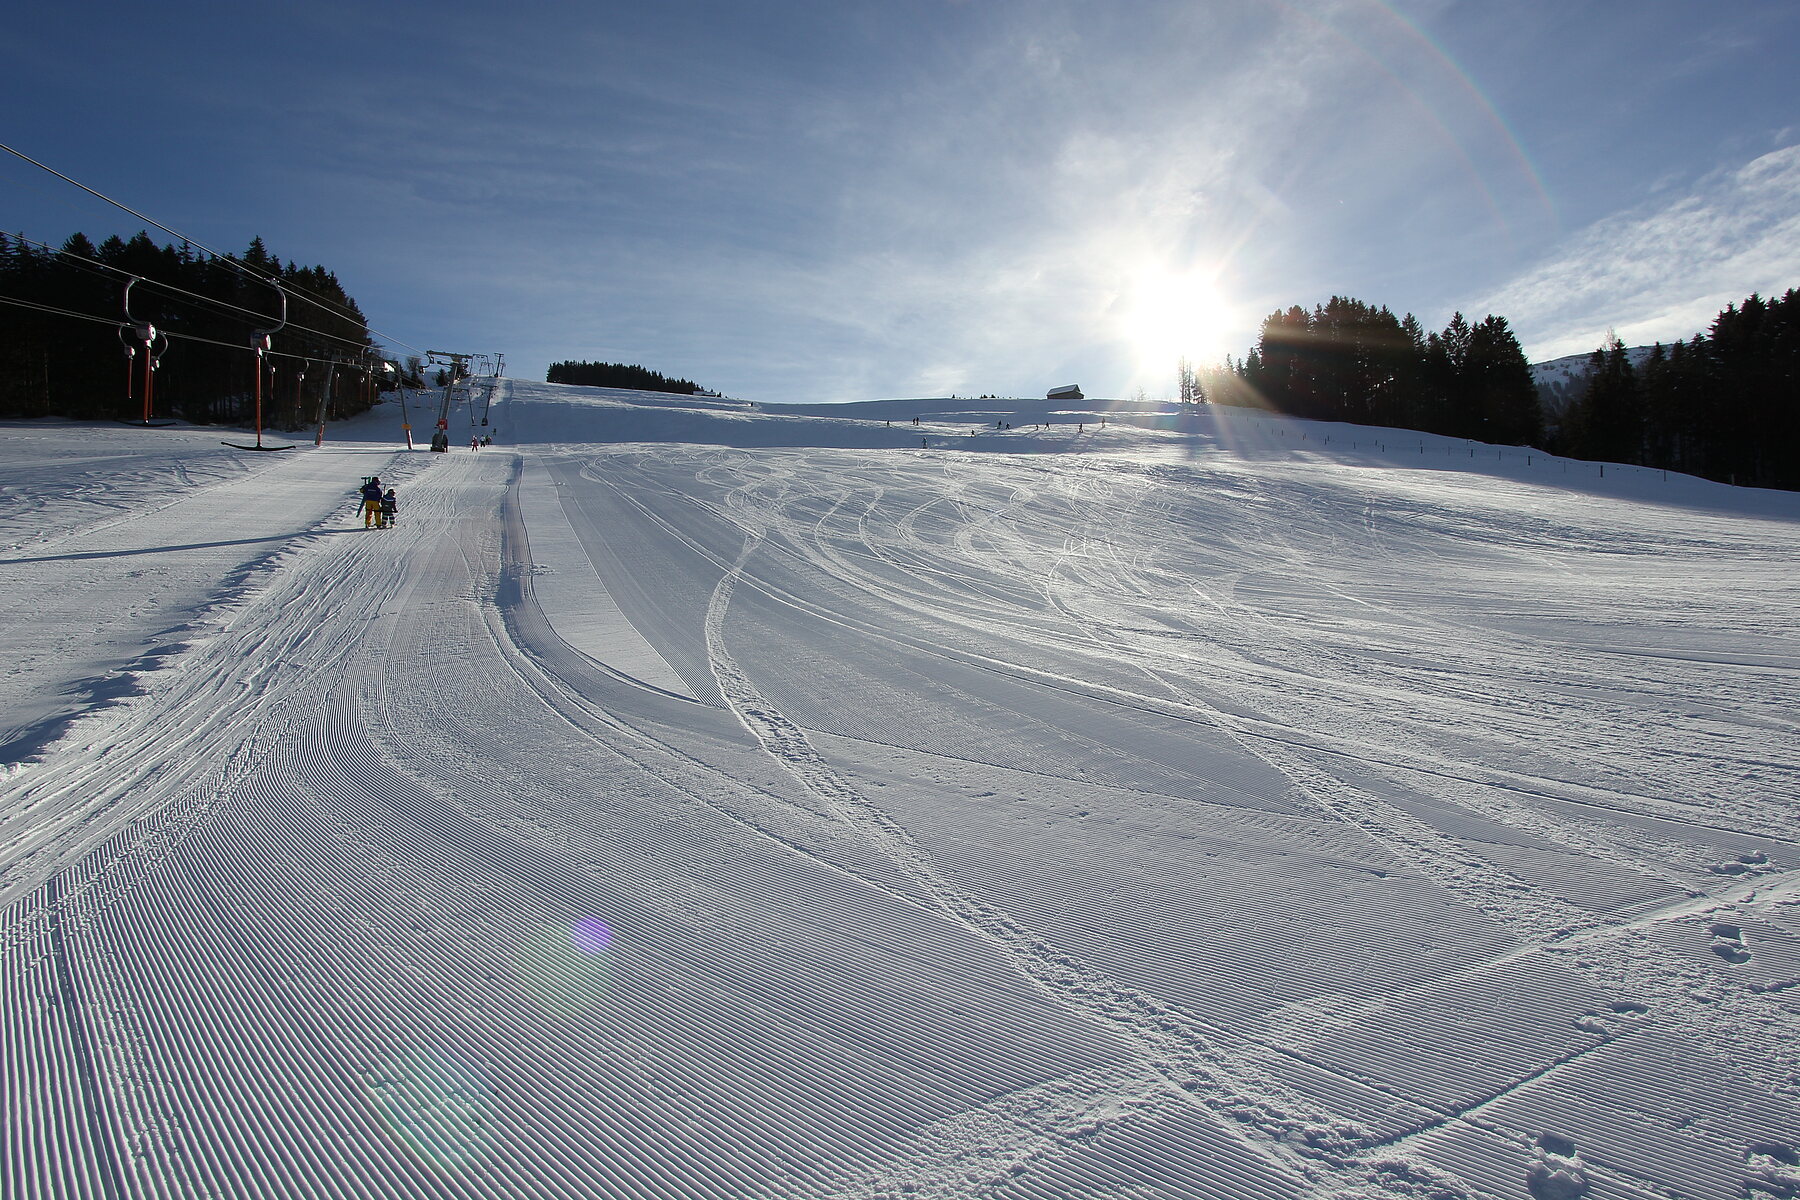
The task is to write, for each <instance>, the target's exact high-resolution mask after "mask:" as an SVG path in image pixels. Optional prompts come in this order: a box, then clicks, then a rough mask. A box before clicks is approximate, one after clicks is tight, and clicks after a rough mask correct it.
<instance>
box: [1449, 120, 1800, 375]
mask: <svg viewBox="0 0 1800 1200" xmlns="http://www.w3.org/2000/svg"><path fill="white" fill-rule="evenodd" d="M1795 286H1800V145H1794V146H1788V147H1786V148H1784V149H1781V150H1777V151H1775V152H1773V153H1770V154H1765V155H1763V156H1762V157H1760V158H1757V159H1755V160H1753V161H1751V162H1749V163H1746V164H1744V165H1743V166H1742V167H1739V168H1737V169H1735V170H1730V171H1723V172H1719V173H1716V174H1714V175H1711V176H1709V177H1707V178H1706V179H1703V180H1701V181H1700V182H1699V184H1697V185H1696V186H1695V187H1693V188H1692V189H1690V190H1689V191H1688V192H1687V193H1686V194H1684V195H1682V196H1680V197H1678V198H1675V199H1672V200H1670V199H1664V200H1663V201H1662V202H1661V203H1660V204H1659V205H1658V206H1656V207H1651V208H1643V209H1638V210H1635V211H1632V212H1629V213H1623V214H1620V215H1618V216H1614V217H1609V218H1607V219H1605V220H1603V221H1600V222H1598V223H1596V224H1594V225H1592V226H1590V227H1589V228H1588V229H1586V230H1584V231H1583V232H1582V233H1580V234H1579V235H1577V236H1576V237H1574V238H1573V239H1571V240H1570V241H1569V242H1568V243H1567V244H1566V245H1564V246H1563V247H1562V248H1561V251H1560V253H1558V254H1557V255H1556V256H1555V257H1554V258H1553V259H1551V260H1550V261H1548V262H1544V263H1541V264H1539V265H1537V266H1536V267H1534V268H1533V269H1531V270H1530V271H1528V272H1526V273H1525V274H1523V275H1521V276H1520V277H1519V278H1517V279H1515V280H1513V281H1512V282H1511V283H1509V284H1507V285H1506V286H1505V287H1504V288H1502V289H1500V290H1499V291H1498V292H1496V293H1494V294H1493V295H1491V296H1488V297H1486V298H1485V299H1483V300H1481V301H1480V302H1479V303H1476V304H1473V305H1470V306H1469V307H1470V308H1471V310H1473V311H1479V312H1496V313H1502V314H1504V315H1505V316H1506V317H1507V318H1508V319H1509V320H1510V321H1511V322H1512V324H1513V327H1514V329H1515V330H1516V331H1517V332H1518V334H1519V336H1520V339H1521V341H1523V342H1524V343H1525V346H1526V350H1527V352H1528V353H1529V354H1530V355H1531V356H1532V357H1533V358H1535V359H1540V360H1542V359H1550V358H1558V357H1561V356H1563V355H1565V354H1578V353H1582V352H1584V351H1587V350H1592V349H1594V348H1595V347H1596V346H1598V345H1599V344H1600V343H1601V341H1602V340H1603V339H1604V338H1605V336H1606V331H1607V330H1608V329H1612V330H1614V331H1616V332H1617V334H1618V336H1619V337H1620V338H1621V339H1622V340H1623V341H1625V342H1626V343H1627V344H1629V345H1641V344H1644V343H1647V342H1651V341H1659V340H1660V341H1664V342H1668V341H1673V340H1677V339H1685V338H1687V337H1690V336H1692V335H1693V334H1695V333H1700V332H1703V331H1704V330H1705V329H1706V327H1707V326H1708V325H1709V324H1710V323H1711V321H1712V318H1713V317H1714V316H1715V315H1716V314H1717V313H1718V312H1719V310H1720V309H1722V308H1724V307H1725V305H1727V304H1731V303H1735V302H1737V301H1739V300H1742V299H1743V298H1744V297H1746V296H1748V295H1749V294H1750V293H1752V292H1760V293H1763V294H1765V295H1766V294H1768V293H1770V292H1781V291H1785V290H1786V289H1787V288H1790V287H1795Z"/></svg>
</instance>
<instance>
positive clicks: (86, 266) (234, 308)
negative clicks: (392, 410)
mask: <svg viewBox="0 0 1800 1200" xmlns="http://www.w3.org/2000/svg"><path fill="white" fill-rule="evenodd" d="M13 240H14V241H16V242H21V243H23V244H25V245H27V246H36V247H38V248H39V249H41V250H46V251H48V252H49V253H51V254H56V255H60V256H62V257H63V258H67V259H70V260H72V261H73V262H74V263H75V264H77V265H78V266H80V267H81V268H82V269H83V270H86V271H88V272H89V273H90V274H99V272H100V271H111V272H113V273H114V274H115V275H117V276H119V277H121V278H123V279H127V280H130V279H136V280H138V281H140V282H142V283H152V284H155V285H156V286H157V287H159V288H162V289H164V290H166V291H170V292H173V293H175V294H176V296H177V297H182V296H187V297H192V299H193V300H200V301H204V302H205V303H207V304H212V305H216V306H218V307H219V308H222V309H227V310H229V311H231V312H233V313H242V314H243V315H245V316H249V317H255V318H256V319H257V320H258V321H266V320H268V319H269V314H267V313H259V312H257V311H256V310H255V309H250V308H244V307H243V306H241V305H237V304H232V303H230V302H228V301H225V300H215V299H213V298H212V297H211V296H203V295H201V294H200V293H198V292H190V291H188V290H187V289H186V288H178V287H176V286H175V285H174V284H172V283H164V282H163V281H162V280H160V279H157V278H156V277H154V276H151V275H139V274H137V273H135V272H132V271H127V270H125V269H124V268H123V267H115V266H113V265H112V264H111V263H105V262H101V261H100V260H99V259H97V258H89V257H87V256H86V255H85V254H76V253H75V252H74V251H73V250H61V249H58V248H57V247H55V246H52V245H50V244H49V243H48V242H40V241H37V240H35V239H33V238H28V237H23V236H17V235H15V236H14V238H13ZM95 268H97V270H96V269H95ZM188 303H191V301H189V302H188ZM288 328H289V329H290V330H297V331H300V332H304V333H310V334H312V335H314V336H315V337H322V338H325V339H326V340H328V341H333V342H343V343H344V344H345V345H349V346H363V345H365V343H363V342H359V341H357V340H356V339H355V338H347V337H344V336H343V335H342V334H336V333H326V332H325V331H324V330H323V329H313V328H311V327H310V326H307V325H298V324H293V323H289V325H288ZM370 332H371V333H372V332H374V331H373V330H371V331H370Z"/></svg>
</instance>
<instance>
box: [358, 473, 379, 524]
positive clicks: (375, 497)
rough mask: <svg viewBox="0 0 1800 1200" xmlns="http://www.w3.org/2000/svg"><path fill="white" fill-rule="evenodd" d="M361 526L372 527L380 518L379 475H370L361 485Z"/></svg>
mask: <svg viewBox="0 0 1800 1200" xmlns="http://www.w3.org/2000/svg"><path fill="white" fill-rule="evenodd" d="M362 510H363V528H364V529H370V528H373V527H374V525H375V523H376V522H377V521H379V520H380V519H381V476H379V475H371V476H369V477H368V478H367V479H365V480H363V485H362Z"/></svg>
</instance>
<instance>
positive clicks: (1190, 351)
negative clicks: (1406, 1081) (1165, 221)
mask: <svg viewBox="0 0 1800 1200" xmlns="http://www.w3.org/2000/svg"><path fill="white" fill-rule="evenodd" d="M1129 288H1130V290H1129V292H1128V293H1127V300H1126V304H1125V307H1124V313H1123V316H1122V318H1121V321H1122V326H1123V329H1122V332H1123V334H1124V336H1125V338H1126V339H1127V340H1128V341H1129V342H1130V343H1131V346H1132V351H1133V354H1134V357H1135V358H1136V360H1137V363H1136V365H1137V371H1138V373H1139V375H1141V376H1144V377H1146V378H1158V377H1162V376H1168V377H1170V378H1173V377H1174V374H1175V369H1176V363H1177V362H1178V361H1179V360H1180V359H1183V358H1185V359H1187V360H1188V361H1189V362H1191V363H1193V364H1194V365H1195V366H1196V367H1200V366H1206V365H1210V364H1212V363H1214V362H1216V361H1217V360H1219V359H1220V358H1222V357H1223V356H1224V355H1225V354H1226V352H1227V350H1228V344H1227V337H1228V334H1229V331H1230V326H1231V308H1230V305H1229V304H1227V303H1226V301H1225V297H1224V296H1223V295H1222V294H1220V292H1219V288H1218V284H1217V282H1216V281H1215V280H1214V278H1213V276H1212V275H1211V274H1210V273H1208V272H1205V271H1185V272H1178V271H1170V270H1167V269H1166V268H1160V267H1153V268H1150V269H1147V270H1144V271H1141V272H1139V273H1138V274H1137V275H1136V276H1135V277H1134V278H1133V279H1132V281H1131V283H1130V285H1129Z"/></svg>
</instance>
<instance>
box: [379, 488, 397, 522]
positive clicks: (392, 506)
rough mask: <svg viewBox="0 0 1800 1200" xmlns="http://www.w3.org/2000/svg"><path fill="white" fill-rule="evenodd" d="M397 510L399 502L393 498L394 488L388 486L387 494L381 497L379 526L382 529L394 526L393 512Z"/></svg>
mask: <svg viewBox="0 0 1800 1200" xmlns="http://www.w3.org/2000/svg"><path fill="white" fill-rule="evenodd" d="M399 511H400V502H399V501H398V500H396V499H394V489H393V488H389V489H388V490H387V494H386V495H385V496H383V497H382V498H381V522H380V524H381V527H382V528H383V529H392V528H393V527H394V514H395V513H398V512H399Z"/></svg>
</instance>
